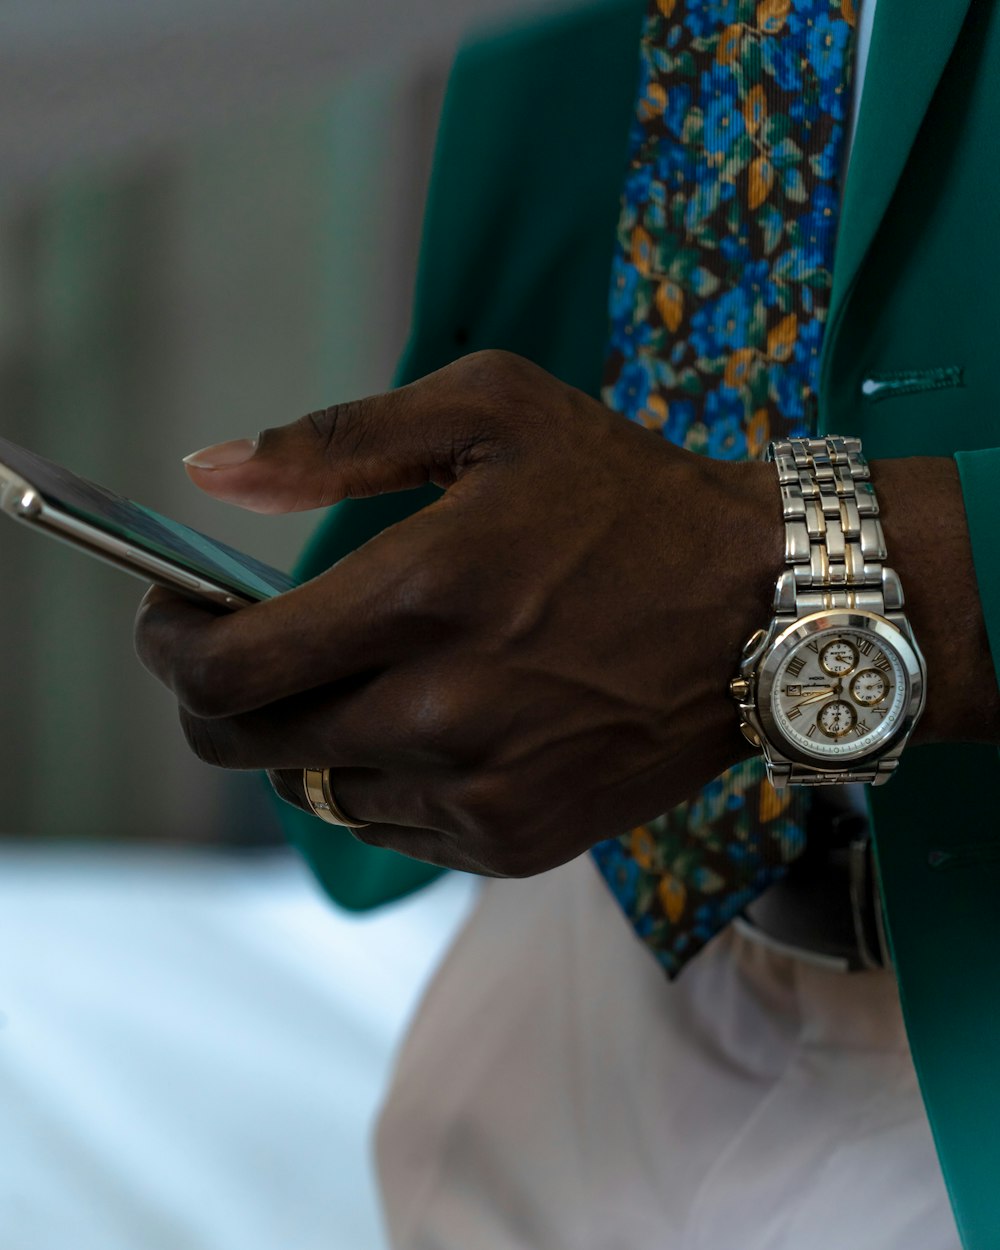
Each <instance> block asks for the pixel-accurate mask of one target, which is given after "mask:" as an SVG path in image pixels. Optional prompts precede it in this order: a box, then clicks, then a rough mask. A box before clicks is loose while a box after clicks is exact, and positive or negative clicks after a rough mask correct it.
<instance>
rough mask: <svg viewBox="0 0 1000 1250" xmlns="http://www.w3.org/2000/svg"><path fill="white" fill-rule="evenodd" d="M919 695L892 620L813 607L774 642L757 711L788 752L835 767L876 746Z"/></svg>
mask: <svg viewBox="0 0 1000 1250" xmlns="http://www.w3.org/2000/svg"><path fill="white" fill-rule="evenodd" d="M838 617H839V618H841V619H840V620H839V621H838V620H837V619H836V618H838ZM920 694H921V674H920V667H919V664H918V662H917V660H916V653H915V651H914V650H913V648H912V647H910V645H909V643H908V642H907V640H906V638H905V637H904V635H903V634H902V633H901V632H900V631H899V630H898V629H896V627H895V626H894V625H891V624H890V623H889V622H888V621H885V620H884V619H883V618H881V617H877V616H873V615H872V616H868V615H866V614H863V613H846V612H844V613H828V614H826V615H823V614H817V615H816V616H815V617H813V618H805V619H804V620H803V621H800V622H797V623H796V625H795V626H794V627H792V628H791V629H789V630H786V631H785V633H784V634H783V635H782V636H781V637H780V638H778V639H777V640H776V641H775V646H774V648H773V650H772V651H771V652H770V653H769V655H768V657H767V660H766V661H765V665H764V667H763V668H762V673H761V686H760V691H759V696H760V697H759V710H760V713H761V716H762V720H764V721H765V722H766V723H767V728H768V729H769V730H776V731H777V734H778V736H779V737H780V738H781V739H783V740H784V743H785V744H787V746H788V748H790V751H791V753H792V754H793V755H798V756H803V757H805V758H807V759H809V760H810V761H813V762H816V763H820V762H821V761H824V760H828V761H829V762H830V764H831V765H835V766H838V767H839V766H843V765H844V764H847V763H849V762H850V761H852V760H855V759H860V758H863V757H867V756H869V755H871V754H872V753H876V754H877V753H878V752H879V751H880V750H881V749H882V748H884V747H885V745H886V744H887V743H888V742H889V740H890V739H892V738H894V737H895V736H896V735H897V734H898V733H899V732H900V731H901V730H902V729H903V727H904V724H906V723H908V722H909V721H910V718H911V716H912V714H913V711H914V704H915V697H919V695H920Z"/></svg>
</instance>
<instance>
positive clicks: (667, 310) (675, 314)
mask: <svg viewBox="0 0 1000 1250" xmlns="http://www.w3.org/2000/svg"><path fill="white" fill-rule="evenodd" d="M656 311H657V312H658V313H659V314H660V316H661V318H662V319H663V324H664V325H665V326H666V327H667V329H668V330H669V331H670V333H671V334H676V332H677V328H678V326H679V325H680V324H681V320H682V319H683V317H684V290H683V288H682V287H680V286H678V284H677V283H676V282H671V281H670V279H669V278H667V279H665V280H664V281H663V282H661V283H660V285H659V286H658V287H657V288H656Z"/></svg>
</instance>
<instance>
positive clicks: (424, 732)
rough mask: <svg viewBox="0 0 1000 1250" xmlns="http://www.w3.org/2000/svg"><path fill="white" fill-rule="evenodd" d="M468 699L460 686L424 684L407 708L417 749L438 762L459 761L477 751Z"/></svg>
mask: <svg viewBox="0 0 1000 1250" xmlns="http://www.w3.org/2000/svg"><path fill="white" fill-rule="evenodd" d="M469 707H470V704H469V701H468V699H467V697H466V695H465V693H464V692H463V691H462V689H461V688H459V687H457V686H445V685H437V684H434V683H428V684H427V685H424V686H423V687H422V688H421V689H420V690H419V693H418V694H417V695H416V697H415V698H414V699H413V700H412V701H411V702H410V704H409V706H408V708H407V722H408V730H409V735H408V736H409V738H410V740H411V742H412V744H413V748H414V749H415V750H416V752H417V753H418V754H419V755H420V756H422V757H423V758H425V759H430V760H432V761H436V762H449V763H450V762H460V761H465V760H468V759H470V758H471V757H472V756H473V754H474V735H473V733H472V730H471V726H470V719H471V718H470V715H469Z"/></svg>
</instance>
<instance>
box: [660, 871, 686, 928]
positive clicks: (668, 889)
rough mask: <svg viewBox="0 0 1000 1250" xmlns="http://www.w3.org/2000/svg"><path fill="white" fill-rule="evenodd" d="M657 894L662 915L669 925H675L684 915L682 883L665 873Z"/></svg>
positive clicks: (683, 886)
mask: <svg viewBox="0 0 1000 1250" xmlns="http://www.w3.org/2000/svg"><path fill="white" fill-rule="evenodd" d="M658 893H659V895H660V905H661V906H662V908H663V913H664V915H665V916H666V917H667V919H668V920H669V921H670V923H671V924H676V923H677V921H678V920H680V918H681V916H683V914H684V904H685V902H686V901H687V888H686V887H685V885H684V882H683V881H679V880H678V879H677V878H676V877H673V876H671V875H670V873H666V874H665V875H664V876H663V877H662V878H661V880H660V885H659V889H658Z"/></svg>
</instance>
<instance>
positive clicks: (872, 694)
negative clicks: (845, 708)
mask: <svg viewBox="0 0 1000 1250" xmlns="http://www.w3.org/2000/svg"><path fill="white" fill-rule="evenodd" d="M850 689H851V697H852V698H853V699H854V702H855V703H860V704H861V706H862V707H874V706H875V704H876V703H881V702H882V700H883V699H884V698H885V696H886V695H887V694H888V693H889V682H888V680H887V679H886V676H885V674H884V673H880V672H879V670H878V669H877V668H863V669H862V670H861V672H860V673H858V674H857V676H856V677H855V678H854V680H853V681H852V682H851V687H850Z"/></svg>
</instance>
